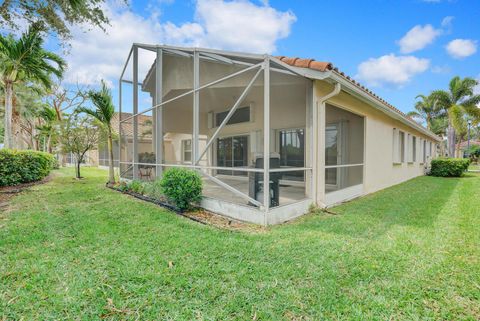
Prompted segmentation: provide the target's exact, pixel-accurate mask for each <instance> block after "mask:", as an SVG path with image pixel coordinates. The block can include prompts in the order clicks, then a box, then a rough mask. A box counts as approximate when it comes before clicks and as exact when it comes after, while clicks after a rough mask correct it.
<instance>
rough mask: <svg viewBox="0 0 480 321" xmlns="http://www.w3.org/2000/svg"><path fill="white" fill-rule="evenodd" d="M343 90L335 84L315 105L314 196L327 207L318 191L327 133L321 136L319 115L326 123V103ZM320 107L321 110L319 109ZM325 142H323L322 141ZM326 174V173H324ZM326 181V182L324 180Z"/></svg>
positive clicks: (319, 204) (338, 84)
mask: <svg viewBox="0 0 480 321" xmlns="http://www.w3.org/2000/svg"><path fill="white" fill-rule="evenodd" d="M341 90H342V85H341V84H340V83H338V82H337V83H336V84H335V88H334V89H333V90H332V91H331V92H330V93H328V94H327V95H325V96H323V97H321V98H320V99H319V100H317V101H316V103H315V104H314V106H313V121H314V129H315V130H314V133H313V134H314V141H313V142H314V144H313V169H314V171H313V180H314V193H313V195H314V197H315V204H316V205H317V206H321V207H325V204H323V203H320V202H319V200H318V191H319V173H320V170H325V169H324V167H325V166H324V165H325V164H324V163H325V156H324V154H323V153H322V155H323V161H322V160H321V159H320V155H319V147H320V145H321V146H323V147H325V133H322V136H320V135H319V134H320V132H319V125H320V122H319V115H322V113H323V115H322V116H321V119H320V121H323V122H324V123H325V103H326V101H327V100H329V99H331V98H332V97H334V96H336V95H338V94H339V93H340V91H341ZM319 108H320V110H319ZM322 128H323V129H324V130H325V126H322ZM322 142H323V143H322ZM320 161H322V164H323V166H321V164H320ZM323 176H325V175H323ZM323 183H324V182H323Z"/></svg>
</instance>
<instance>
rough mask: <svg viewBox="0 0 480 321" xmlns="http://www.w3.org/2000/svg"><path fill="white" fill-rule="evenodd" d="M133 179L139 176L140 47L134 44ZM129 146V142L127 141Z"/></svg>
mask: <svg viewBox="0 0 480 321" xmlns="http://www.w3.org/2000/svg"><path fill="white" fill-rule="evenodd" d="M132 86H133V90H132V92H133V115H134V117H133V142H132V143H133V144H132V146H133V148H132V149H133V158H132V159H133V179H137V178H138V116H137V114H138V47H137V46H135V45H134V46H133V84H132ZM127 147H128V142H127Z"/></svg>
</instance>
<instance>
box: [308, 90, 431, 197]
mask: <svg viewBox="0 0 480 321" xmlns="http://www.w3.org/2000/svg"><path fill="white" fill-rule="evenodd" d="M314 87H315V89H314V93H315V95H316V97H315V98H316V99H317V100H320V99H321V97H323V96H325V95H326V94H328V93H330V92H331V91H332V90H333V86H332V85H330V84H328V83H326V82H324V81H316V82H315V85H314ZM327 103H328V104H330V105H333V106H335V107H339V108H343V109H345V110H348V111H350V112H352V113H355V114H358V115H360V116H363V117H365V144H364V164H365V165H364V194H367V193H372V192H375V191H378V190H380V189H383V188H385V187H388V186H392V185H395V184H398V183H401V182H404V181H406V180H409V179H411V178H414V177H416V176H419V175H423V174H424V165H423V164H422V163H421V162H420V160H421V159H417V161H416V162H414V163H402V164H394V163H393V129H394V128H397V129H399V130H401V131H403V132H405V133H410V134H412V135H414V136H416V137H419V138H423V139H426V140H427V141H431V142H432V146H434V145H433V144H434V143H435V141H434V140H433V139H431V138H429V137H428V136H426V135H424V134H423V133H421V132H419V131H417V130H415V129H414V128H411V127H409V126H407V125H405V124H403V123H401V122H400V121H398V120H395V119H393V118H391V117H389V116H387V115H386V114H385V113H383V112H381V111H379V110H377V109H375V108H374V107H373V106H370V105H368V104H366V103H365V102H363V101H362V100H360V99H358V98H355V97H353V96H352V95H350V94H348V93H346V92H344V91H341V92H340V94H339V95H337V96H335V97H333V98H331V99H330V100H329V101H328V102H327ZM319 107H320V108H322V106H319ZM320 115H325V114H324V113H320ZM319 121H325V119H319ZM319 175H321V173H319ZM321 198H322V195H320V199H321Z"/></svg>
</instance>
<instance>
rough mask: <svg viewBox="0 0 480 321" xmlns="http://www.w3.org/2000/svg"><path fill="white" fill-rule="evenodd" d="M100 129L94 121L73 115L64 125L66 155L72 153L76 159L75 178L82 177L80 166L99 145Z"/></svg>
mask: <svg viewBox="0 0 480 321" xmlns="http://www.w3.org/2000/svg"><path fill="white" fill-rule="evenodd" d="M98 132H99V130H98V127H97V126H95V125H94V123H93V120H92V119H91V118H87V117H80V116H79V115H78V114H73V115H71V116H70V117H68V118H67V120H66V121H65V123H64V125H63V129H62V135H61V138H60V139H61V142H62V151H63V152H64V153H72V154H73V157H74V159H75V177H76V178H77V179H80V178H82V176H81V175H80V165H81V163H82V162H83V161H84V160H85V154H86V153H87V152H88V151H89V150H92V149H95V148H96V147H97V144H98V136H99V135H98Z"/></svg>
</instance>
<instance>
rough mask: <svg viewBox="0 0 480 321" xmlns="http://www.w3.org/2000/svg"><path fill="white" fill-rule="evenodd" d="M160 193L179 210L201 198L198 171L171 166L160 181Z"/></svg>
mask: <svg viewBox="0 0 480 321" xmlns="http://www.w3.org/2000/svg"><path fill="white" fill-rule="evenodd" d="M160 185H161V188H162V193H163V194H164V195H165V196H166V197H167V198H168V199H169V200H170V201H171V202H173V203H174V204H175V206H177V207H178V208H179V209H180V210H187V209H189V208H190V204H191V203H195V202H199V201H200V200H201V198H202V178H201V177H200V174H198V172H196V171H193V170H189V169H185V168H171V169H169V170H167V171H165V173H164V174H163V177H162V180H161V181H160Z"/></svg>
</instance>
